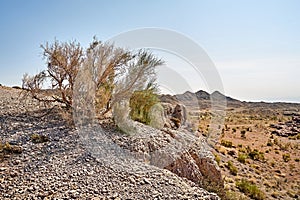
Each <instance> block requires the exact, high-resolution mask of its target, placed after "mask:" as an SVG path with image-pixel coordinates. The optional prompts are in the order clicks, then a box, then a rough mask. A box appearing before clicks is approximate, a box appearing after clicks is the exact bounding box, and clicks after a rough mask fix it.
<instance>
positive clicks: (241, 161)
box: [237, 153, 248, 164]
mask: <svg viewBox="0 0 300 200" xmlns="http://www.w3.org/2000/svg"><path fill="white" fill-rule="evenodd" d="M247 158H248V157H247V155H245V154H242V153H239V155H238V158H237V160H238V161H239V162H240V163H243V164H245V163H246V159H247Z"/></svg>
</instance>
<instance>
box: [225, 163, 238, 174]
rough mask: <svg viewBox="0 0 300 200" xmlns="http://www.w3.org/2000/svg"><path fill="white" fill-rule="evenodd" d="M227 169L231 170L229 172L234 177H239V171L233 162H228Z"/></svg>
mask: <svg viewBox="0 0 300 200" xmlns="http://www.w3.org/2000/svg"><path fill="white" fill-rule="evenodd" d="M226 168H227V169H229V171H230V173H231V174H232V175H234V176H236V175H237V173H238V169H237V167H236V166H234V165H233V163H232V161H228V162H227V165H226Z"/></svg>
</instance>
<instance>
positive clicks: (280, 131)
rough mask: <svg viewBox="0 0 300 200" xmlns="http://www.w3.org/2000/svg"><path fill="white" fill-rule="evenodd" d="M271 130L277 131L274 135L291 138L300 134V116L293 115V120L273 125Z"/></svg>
mask: <svg viewBox="0 0 300 200" xmlns="http://www.w3.org/2000/svg"><path fill="white" fill-rule="evenodd" d="M270 127H271V128H274V129H275V130H273V131H272V134H275V135H278V136H281V137H289V136H295V135H298V134H300V116H298V115H292V120H289V121H287V122H285V123H279V124H271V125H270Z"/></svg>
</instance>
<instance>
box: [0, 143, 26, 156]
mask: <svg viewBox="0 0 300 200" xmlns="http://www.w3.org/2000/svg"><path fill="white" fill-rule="evenodd" d="M0 153H2V154H7V153H15V154H20V153H22V148H21V147H20V146H18V145H11V144H9V143H8V142H6V143H0Z"/></svg>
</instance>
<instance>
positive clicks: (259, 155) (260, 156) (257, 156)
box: [248, 149, 265, 160]
mask: <svg viewBox="0 0 300 200" xmlns="http://www.w3.org/2000/svg"><path fill="white" fill-rule="evenodd" d="M248 157H249V158H251V159H252V160H264V158H265V157H264V153H263V152H260V151H258V150H257V149H254V150H253V151H252V150H251V151H249V153H248Z"/></svg>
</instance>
